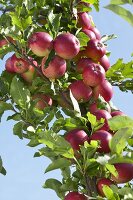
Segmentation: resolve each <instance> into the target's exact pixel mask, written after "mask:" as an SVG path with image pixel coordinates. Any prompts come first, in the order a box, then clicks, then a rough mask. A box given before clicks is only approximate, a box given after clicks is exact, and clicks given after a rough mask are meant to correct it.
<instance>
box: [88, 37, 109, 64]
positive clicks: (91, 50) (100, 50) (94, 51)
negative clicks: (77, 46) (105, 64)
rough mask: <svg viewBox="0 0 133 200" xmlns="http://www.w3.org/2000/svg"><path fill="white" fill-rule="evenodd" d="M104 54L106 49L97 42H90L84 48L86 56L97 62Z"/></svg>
mask: <svg viewBox="0 0 133 200" xmlns="http://www.w3.org/2000/svg"><path fill="white" fill-rule="evenodd" d="M105 53H106V48H105V46H104V44H103V43H102V42H100V41H99V40H90V41H89V42H88V44H87V47H86V55H87V57H88V58H91V59H93V60H95V61H99V59H100V58H102V57H103V56H104V55H105Z"/></svg>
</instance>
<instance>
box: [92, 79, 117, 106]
mask: <svg viewBox="0 0 133 200" xmlns="http://www.w3.org/2000/svg"><path fill="white" fill-rule="evenodd" d="M99 95H101V96H102V97H103V98H104V100H105V101H107V102H109V101H110V100H111V98H112V97H113V87H112V85H111V84H110V83H109V82H108V81H107V80H104V81H103V82H102V83H101V84H99V85H97V86H96V87H95V88H94V89H93V96H94V98H95V99H98V97H99Z"/></svg>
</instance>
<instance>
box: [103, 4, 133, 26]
mask: <svg viewBox="0 0 133 200" xmlns="http://www.w3.org/2000/svg"><path fill="white" fill-rule="evenodd" d="M105 8H106V9H109V10H111V11H113V12H114V13H116V14H117V15H119V16H121V17H122V18H123V19H125V20H126V21H127V22H128V23H129V24H130V25H132V26H133V14H132V13H131V12H130V11H129V10H127V9H125V8H123V7H121V6H119V5H114V4H110V5H107V6H105Z"/></svg>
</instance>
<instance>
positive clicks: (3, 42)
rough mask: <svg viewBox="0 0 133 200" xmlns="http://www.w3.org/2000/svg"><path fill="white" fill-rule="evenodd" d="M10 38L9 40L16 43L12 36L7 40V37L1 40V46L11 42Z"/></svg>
mask: <svg viewBox="0 0 133 200" xmlns="http://www.w3.org/2000/svg"><path fill="white" fill-rule="evenodd" d="M8 40H9V42H12V43H15V41H14V40H13V39H12V38H11V37H7V40H6V39H1V40H0V48H2V47H3V46H5V45H8V44H9V42H8Z"/></svg>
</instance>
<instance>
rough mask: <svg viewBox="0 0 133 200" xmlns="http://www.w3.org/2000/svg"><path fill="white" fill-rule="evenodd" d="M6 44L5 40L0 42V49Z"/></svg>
mask: <svg viewBox="0 0 133 200" xmlns="http://www.w3.org/2000/svg"><path fill="white" fill-rule="evenodd" d="M7 44H8V42H7V40H6V39H2V40H0V48H2V47H3V46H5V45H7Z"/></svg>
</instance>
